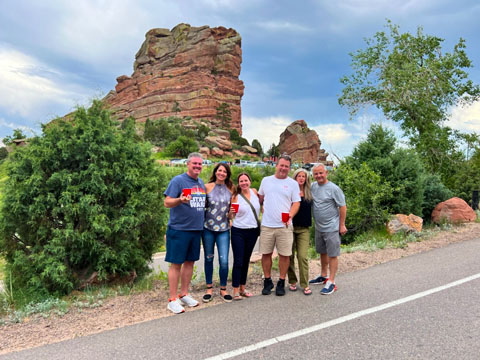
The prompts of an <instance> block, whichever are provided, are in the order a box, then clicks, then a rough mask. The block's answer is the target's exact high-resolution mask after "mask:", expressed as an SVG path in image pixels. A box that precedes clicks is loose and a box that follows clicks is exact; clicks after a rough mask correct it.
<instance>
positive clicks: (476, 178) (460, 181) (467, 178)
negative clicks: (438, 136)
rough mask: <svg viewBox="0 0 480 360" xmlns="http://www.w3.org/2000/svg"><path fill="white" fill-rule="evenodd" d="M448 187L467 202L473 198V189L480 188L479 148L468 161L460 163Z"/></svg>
mask: <svg viewBox="0 0 480 360" xmlns="http://www.w3.org/2000/svg"><path fill="white" fill-rule="evenodd" d="M448 187H449V188H450V189H451V190H452V191H453V192H454V194H455V195H456V196H458V197H460V198H462V199H463V200H465V201H466V202H470V201H471V200H472V191H473V190H480V151H479V150H478V149H477V150H476V151H475V153H474V154H473V156H472V157H471V158H470V159H469V160H468V161H465V162H464V163H462V164H459V166H457V168H456V169H455V171H453V172H452V173H451V174H450V179H449V183H448Z"/></svg>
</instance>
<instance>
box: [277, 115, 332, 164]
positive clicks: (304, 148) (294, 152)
mask: <svg viewBox="0 0 480 360" xmlns="http://www.w3.org/2000/svg"><path fill="white" fill-rule="evenodd" d="M320 145H321V142H320V140H319V138H318V135H317V132H316V131H315V130H310V129H309V128H308V126H307V123H306V122H305V120H296V121H294V122H293V123H291V124H290V125H288V127H287V128H286V129H285V131H284V132H283V133H282V134H281V135H280V143H279V144H278V148H279V150H280V154H283V153H287V154H288V155H290V156H291V157H292V161H293V162H305V163H307V162H319V161H320V160H324V161H326V160H327V156H328V154H327V153H325V150H323V149H320ZM319 155H321V156H322V159H320V158H319Z"/></svg>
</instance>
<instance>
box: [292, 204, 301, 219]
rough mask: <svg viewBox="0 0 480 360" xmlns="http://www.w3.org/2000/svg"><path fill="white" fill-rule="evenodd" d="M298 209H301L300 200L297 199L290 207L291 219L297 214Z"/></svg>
mask: <svg viewBox="0 0 480 360" xmlns="http://www.w3.org/2000/svg"><path fill="white" fill-rule="evenodd" d="M298 210H300V201H296V202H294V203H293V204H292V206H291V207H290V220H292V219H293V218H294V217H295V215H297V213H298Z"/></svg>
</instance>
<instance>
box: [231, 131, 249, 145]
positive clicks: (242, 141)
mask: <svg viewBox="0 0 480 360" xmlns="http://www.w3.org/2000/svg"><path fill="white" fill-rule="evenodd" d="M230 140H231V141H233V142H234V143H235V144H237V145H239V146H243V145H247V146H249V145H250V143H249V142H248V140H247V139H245V138H244V137H241V136H240V134H239V133H238V131H237V129H232V130H230Z"/></svg>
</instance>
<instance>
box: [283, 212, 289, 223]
mask: <svg viewBox="0 0 480 360" xmlns="http://www.w3.org/2000/svg"><path fill="white" fill-rule="evenodd" d="M289 219H290V213H283V212H282V222H283V223H287V222H288V220H289Z"/></svg>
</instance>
